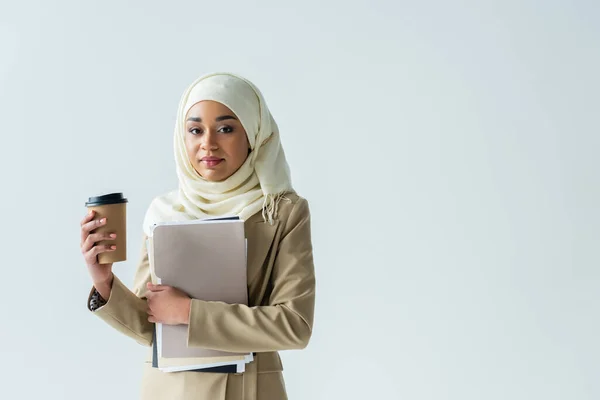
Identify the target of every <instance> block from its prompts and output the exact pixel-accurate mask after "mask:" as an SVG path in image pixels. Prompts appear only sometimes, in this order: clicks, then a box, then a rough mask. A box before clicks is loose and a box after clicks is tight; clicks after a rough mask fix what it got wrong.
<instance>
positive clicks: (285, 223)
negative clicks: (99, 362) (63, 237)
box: [81, 73, 315, 400]
mask: <svg viewBox="0 0 600 400" xmlns="http://www.w3.org/2000/svg"><path fill="white" fill-rule="evenodd" d="M174 147H175V161H176V169H177V176H178V179H179V188H178V189H177V190H175V191H173V192H170V193H167V194H165V195H162V196H159V197H157V198H156V199H154V201H153V202H152V203H151V204H150V207H149V209H148V211H147V213H146V216H145V219H144V237H143V241H142V243H145V242H146V240H145V239H146V237H147V235H148V233H149V229H150V227H151V226H152V225H153V224H155V223H157V222H162V221H174V220H187V219H196V218H206V217H213V216H220V215H232V214H234V215H238V216H239V217H240V218H241V219H243V220H244V226H245V230H246V236H247V239H248V274H247V275H248V299H249V305H248V306H245V305H235V304H225V303H220V302H206V301H201V300H198V299H191V298H189V297H188V296H187V295H186V294H185V293H183V292H181V291H179V290H177V289H176V288H173V287H169V286H165V285H154V284H153V283H152V282H153V280H152V279H153V277H152V276H151V271H150V268H149V263H148V254H147V251H146V249H145V247H144V248H143V249H142V255H141V260H140V262H139V264H138V268H137V271H136V274H135V280H134V287H133V290H132V291H130V290H129V289H128V288H127V287H125V285H124V284H123V283H122V282H121V281H120V280H119V279H118V277H116V276H115V275H114V274H113V273H112V265H100V264H98V261H97V255H98V254H100V253H102V252H107V251H114V250H115V248H114V246H112V247H111V246H105V245H96V243H97V242H99V241H101V240H107V239H111V236H110V235H109V234H106V235H104V234H98V233H94V229H96V228H97V227H99V226H101V225H102V224H105V223H106V221H100V220H97V219H94V214H93V213H92V214H89V215H87V216H86V217H85V218H84V219H83V221H82V223H81V236H82V242H81V249H82V252H83V254H84V257H85V260H86V264H87V266H88V269H89V272H90V275H91V277H92V281H93V288H92V290H91V293H90V297H89V299H88V307H89V309H90V310H91V311H93V313H94V314H95V315H97V316H98V317H100V318H101V319H103V320H104V321H106V322H107V323H108V324H110V325H111V326H113V327H114V328H115V329H117V330H118V331H120V332H122V333H124V334H125V335H127V336H129V337H131V338H133V339H135V340H136V341H137V342H139V343H141V344H143V345H146V346H151V345H152V336H153V330H154V327H153V325H154V323H163V324H187V325H188V335H189V344H190V345H191V346H200V347H204V348H212V349H217V350H224V351H231V352H255V353H256V356H255V359H254V361H253V362H252V363H250V364H248V365H247V366H246V372H244V373H243V374H236V373H218V372H215V373H213V372H210V373H209V372H196V371H192V372H177V373H163V372H161V371H160V370H158V369H156V368H152V366H151V350H150V349H149V350H148V356H147V359H146V363H145V365H144V374H143V379H142V397H141V398H142V399H144V400H155V399H178V400H186V399H190V400H191V399H193V400H209V399H210V400H220V399H227V400H233V399H244V400H255V399H258V400H275V399H277V400H280V399H286V398H287V395H286V391H285V384H284V381H283V377H282V371H283V367H282V364H281V359H280V357H279V354H278V351H279V350H287V349H301V348H304V347H306V345H307V344H308V341H309V339H310V336H311V333H312V324H313V311H314V301H315V276H314V268H313V256H312V245H311V234H310V213H309V208H308V204H307V201H306V200H305V199H303V198H301V197H299V196H298V195H297V194H295V193H294V191H293V189H292V185H291V179H290V173H289V168H288V165H287V162H286V158H285V154H284V151H283V148H282V147H281V142H280V139H279V132H278V128H277V124H276V123H275V121H274V120H273V117H272V116H271V114H270V112H269V109H268V108H267V105H266V103H265V101H264V99H263V97H262V94H261V93H260V92H259V90H258V89H257V88H256V87H255V86H254V85H253V84H252V83H250V82H249V81H247V80H245V79H243V78H241V77H239V76H236V75H233V74H226V73H218V74H211V75H207V76H204V77H201V78H199V79H197V80H196V81H195V82H193V83H192V85H191V86H190V87H189V88H188V89H187V90H186V92H185V93H184V95H183V97H182V99H181V102H180V104H179V109H178V114H177V121H176V125H175V135H174Z"/></svg>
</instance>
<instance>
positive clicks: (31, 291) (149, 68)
mask: <svg viewBox="0 0 600 400" xmlns="http://www.w3.org/2000/svg"><path fill="white" fill-rule="evenodd" d="M599 17H600V12H599V6H598V2H596V1H592V0H590V1H573V0H572V1H541V0H540V1H531V0H525V1H524V0H520V1H454V2H445V1H422V2H414V1H410V2H409V1H372V0H370V1H366V0H364V1H357V0H353V1H339V0H338V1H302V2H282V1H279V2H276V1H212V2H210V1H170V2H159V1H143V2H142V1H132V2H117V1H64V0H60V1H56V0H55V1H19V2H16V1H4V0H3V1H1V2H0V137H1V142H0V163H1V164H0V170H1V171H2V178H1V179H2V186H1V187H2V195H1V196H0V202H1V203H0V206H1V208H0V210H1V211H2V221H1V225H0V226H1V227H2V229H1V241H0V242H1V243H2V250H1V252H0V254H1V256H2V259H1V265H2V269H1V271H2V284H1V289H0V316H1V318H2V322H1V327H2V328H1V329H0V349H1V350H0V354H1V357H0V391H1V393H2V394H0V397H1V398H3V399H11V400H12V399H38V398H45V399H52V400H54V399H57V400H58V399H60V400H67V399H82V398H86V399H88V400H94V399H98V400H100V399H106V398H108V397H110V398H114V399H134V398H137V397H138V391H139V383H140V377H141V366H142V365H141V363H142V361H143V354H144V352H145V349H144V348H143V347H141V346H140V345H138V344H137V343H135V342H134V341H133V340H131V339H128V338H126V337H124V336H122V335H120V334H119V333H117V332H116V331H114V330H113V329H112V328H110V327H108V326H107V325H105V324H104V323H103V322H102V321H101V320H100V319H97V318H96V317H94V316H93V315H92V314H91V313H90V312H88V311H87V308H86V300H87V295H88V292H89V289H90V279H89V277H88V275H87V271H86V268H85V265H84V262H83V258H82V256H81V254H80V250H79V221H80V220H81V218H83V216H84V214H85V208H84V202H85V200H86V199H87V197H89V196H91V195H95V194H101V193H104V192H108V191H122V192H124V193H125V195H126V196H127V197H128V198H129V200H130V203H129V206H128V207H129V208H128V226H129V232H128V239H129V251H128V254H129V260H128V261H127V262H124V263H121V264H118V265H116V266H115V268H114V270H115V273H116V274H117V275H118V276H119V277H120V278H121V279H123V280H124V281H125V283H127V284H131V281H132V277H133V273H134V268H135V265H136V263H137V261H138V259H137V256H138V252H139V249H140V246H141V235H142V231H141V222H142V218H143V214H144V212H145V210H146V207H147V206H148V204H149V203H150V201H151V200H152V198H153V197H154V196H157V195H159V194H161V193H163V192H165V191H167V190H171V189H172V188H174V187H176V185H177V182H176V176H175V166H174V161H173V156H172V134H173V127H174V117H175V112H176V108H177V104H178V101H179V98H180V96H181V94H182V93H183V91H184V90H185V88H186V87H187V86H188V85H189V83H191V81H192V80H194V79H195V78H196V77H198V76H199V75H201V74H204V73H208V72H213V71H232V72H236V73H239V74H242V75H244V76H246V77H248V78H249V79H251V80H252V81H254V82H255V83H256V84H257V85H258V87H259V88H260V89H261V90H262V91H263V93H264V95H265V97H266V99H267V102H268V104H269V105H270V107H271V109H272V112H273V114H274V116H275V118H276V120H277V121H278V123H279V126H280V128H281V134H282V140H283V144H284V146H285V150H286V152H287V155H288V161H289V163H290V165H291V169H292V173H293V179H294V183H295V187H296V189H297V190H298V192H299V193H300V194H301V195H302V196H304V197H306V198H307V199H308V200H309V201H310V205H311V209H312V215H313V235H314V247H315V261H316V269H317V279H318V298H317V307H316V320H315V327H314V335H313V339H312V341H311V343H310V345H309V347H308V348H307V349H306V350H304V351H289V352H284V353H283V354H282V356H283V359H284V362H285V372H284V374H285V379H286V382H287V388H288V391H289V395H290V398H291V399H315V400H316V399H365V398H371V399H383V398H385V399H411V400H426V399H427V400H430V399H431V400H434V399H435V400H440V399H452V400H467V399H473V400H475V399H476V400H480V399H486V400H492V399H498V400H504V399H544V400H550V399H577V400H588V399H590V400H591V399H598V398H600V381H599V380H598V376H600V367H599V363H598V359H599V358H600V345H599V340H598V338H599V337H600V320H599V317H600V306H599V304H600V294H599V291H598V284H599V283H600V272H599V269H598V267H599V261H600V256H599V248H600V247H599V245H598V240H599V231H600V230H599V223H600V212H599V210H598V204H599V203H600V191H599V178H600V172H599V168H600V161H599V158H598V150H599V146H600V122H599V106H600V95H599V93H600V78H599V77H598V71H600V51H599V49H600V18H599Z"/></svg>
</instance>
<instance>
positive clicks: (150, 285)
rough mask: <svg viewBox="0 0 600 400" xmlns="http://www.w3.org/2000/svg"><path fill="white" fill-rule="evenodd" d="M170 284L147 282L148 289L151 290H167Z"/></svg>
mask: <svg viewBox="0 0 600 400" xmlns="http://www.w3.org/2000/svg"><path fill="white" fill-rule="evenodd" d="M169 287H170V286H168V285H155V284H153V283H150V282H148V289H150V291H152V292H162V291H163V290H167V289H168V288H169Z"/></svg>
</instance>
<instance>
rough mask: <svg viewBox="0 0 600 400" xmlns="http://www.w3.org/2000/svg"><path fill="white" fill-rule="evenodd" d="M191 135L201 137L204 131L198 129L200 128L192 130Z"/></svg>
mask: <svg viewBox="0 0 600 400" xmlns="http://www.w3.org/2000/svg"><path fill="white" fill-rule="evenodd" d="M190 133H191V134H192V135H199V134H201V133H202V131H200V129H198V128H192V129H190Z"/></svg>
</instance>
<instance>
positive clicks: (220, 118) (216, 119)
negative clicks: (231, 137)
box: [215, 115, 237, 122]
mask: <svg viewBox="0 0 600 400" xmlns="http://www.w3.org/2000/svg"><path fill="white" fill-rule="evenodd" d="M227 119H237V118H236V117H234V116H232V115H222V116H220V117H217V118H215V121H217V122H221V121H225V120H227Z"/></svg>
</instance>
